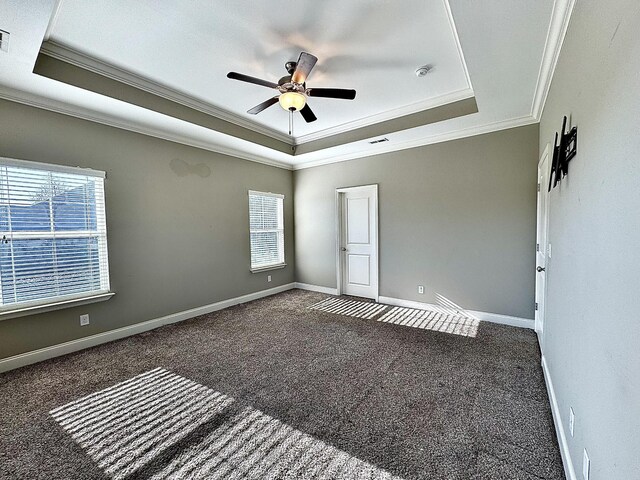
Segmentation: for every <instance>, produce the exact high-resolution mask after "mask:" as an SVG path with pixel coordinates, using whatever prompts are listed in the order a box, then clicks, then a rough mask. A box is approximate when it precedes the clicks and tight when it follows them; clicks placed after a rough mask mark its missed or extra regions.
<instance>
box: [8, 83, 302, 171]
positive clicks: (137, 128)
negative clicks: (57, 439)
mask: <svg viewBox="0 0 640 480" xmlns="http://www.w3.org/2000/svg"><path fill="white" fill-rule="evenodd" d="M0 98H2V99H5V100H9V101H11V102H16V103H21V104H23V105H28V106H30V107H35V108H40V109H42V110H48V111H50V112H55V113H60V114H63V115H68V116H70V117H75V118H79V119H81V120H87V121H89V122H94V123H99V124H101V125H107V126H109V127H115V128H120V129H122V130H127V131H129V132H134V133H139V134H141V135H147V136H149V137H154V138H159V139H161V140H167V141H169V142H174V143H179V144H181V145H188V146H190V147H195V148H201V149H203V150H208V151H210V152H215V153H220V154H222V155H229V156H231V157H235V158H239V159H242V160H248V161H250V162H256V163H261V164H264V165H269V166H271V167H277V168H282V169H284V170H292V166H291V164H290V163H284V162H280V161H277V160H271V159H268V158H265V157H263V156H259V155H254V154H251V153H247V152H244V151H242V150H238V149H235V148H228V147H223V146H220V145H217V144H215V143H213V142H202V141H199V140H194V139H193V138H192V137H191V136H187V135H182V134H175V133H168V132H167V131H165V130H160V129H156V128H153V127H150V126H148V125H143V124H141V123H138V122H126V121H122V120H121V119H118V118H115V117H113V116H111V115H109V114H105V113H102V112H98V111H94V110H89V109H87V108H84V107H79V106H77V105H70V104H65V105H64V106H63V105H61V104H60V103H58V102H57V101H55V100H52V99H49V98H46V97H41V96H40V95H35V94H32V93H29V92H25V91H21V90H15V89H10V90H9V89H7V88H5V87H2V86H0ZM138 108H143V107H138ZM144 110H147V109H144ZM158 115H161V114H158ZM175 120H176V121H180V122H184V123H186V124H189V125H193V126H196V125H194V124H191V123H189V122H187V121H185V120H179V119H175ZM200 128H204V129H206V127H200ZM265 148H267V147H265Z"/></svg>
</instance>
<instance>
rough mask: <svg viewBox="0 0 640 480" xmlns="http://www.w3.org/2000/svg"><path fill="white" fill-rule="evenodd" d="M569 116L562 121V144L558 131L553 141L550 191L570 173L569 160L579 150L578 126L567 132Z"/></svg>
mask: <svg viewBox="0 0 640 480" xmlns="http://www.w3.org/2000/svg"><path fill="white" fill-rule="evenodd" d="M566 128H567V117H566V116H565V117H564V120H563V121H562V133H561V134H560V144H558V132H556V139H555V140H554V141H553V160H552V162H551V173H550V174H549V191H551V189H552V188H555V186H556V185H557V184H558V183H559V182H560V180H562V179H563V178H564V177H566V176H567V174H568V173H569V161H570V160H571V159H572V158H573V157H575V156H576V153H577V152H578V127H573V128H572V129H571V130H569V131H568V132H567V133H565V130H566Z"/></svg>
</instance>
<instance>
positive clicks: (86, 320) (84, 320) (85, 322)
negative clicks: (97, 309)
mask: <svg viewBox="0 0 640 480" xmlns="http://www.w3.org/2000/svg"><path fill="white" fill-rule="evenodd" d="M85 325H89V314H88V313H85V314H84V315H80V326H81V327H84V326H85Z"/></svg>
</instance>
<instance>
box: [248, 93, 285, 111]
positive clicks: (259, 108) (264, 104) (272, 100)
mask: <svg viewBox="0 0 640 480" xmlns="http://www.w3.org/2000/svg"><path fill="white" fill-rule="evenodd" d="M276 103H278V96H275V97H273V98H270V99H269V100H265V101H264V102H262V103H261V104H260V105H256V106H255V107H253V108H252V109H251V110H247V113H250V114H251V115H256V114H258V113H260V112H261V111H263V110H264V109H266V108H269V107H270V106H271V105H275V104H276Z"/></svg>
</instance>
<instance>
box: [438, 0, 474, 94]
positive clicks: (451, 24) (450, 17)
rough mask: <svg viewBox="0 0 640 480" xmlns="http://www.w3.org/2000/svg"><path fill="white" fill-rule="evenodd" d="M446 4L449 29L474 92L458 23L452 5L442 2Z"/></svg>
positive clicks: (468, 84) (468, 83)
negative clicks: (454, 17)
mask: <svg viewBox="0 0 640 480" xmlns="http://www.w3.org/2000/svg"><path fill="white" fill-rule="evenodd" d="M442 1H443V2H444V9H445V10H446V12H447V19H448V20H449V28H451V32H452V33H453V38H454V40H455V41H456V48H457V49H458V55H460V62H461V63H462V68H463V69H464V76H465V78H466V79H467V87H468V88H469V90H471V91H473V85H471V77H470V76H469V69H468V68H467V61H466V60H465V58H464V53H463V52H462V45H461V44H460V37H459V36H458V29H457V28H456V22H455V21H454V20H453V12H452V11H451V5H449V0H442Z"/></svg>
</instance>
